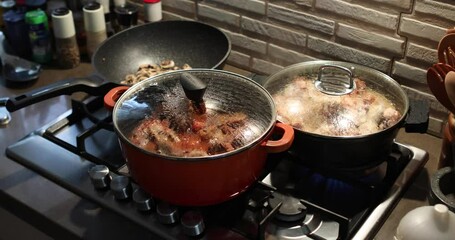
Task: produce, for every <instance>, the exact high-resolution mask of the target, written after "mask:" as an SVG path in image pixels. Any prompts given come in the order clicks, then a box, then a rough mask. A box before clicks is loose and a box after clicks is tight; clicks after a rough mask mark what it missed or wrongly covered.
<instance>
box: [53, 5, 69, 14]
mask: <svg viewBox="0 0 455 240" xmlns="http://www.w3.org/2000/svg"><path fill="white" fill-rule="evenodd" d="M68 13H70V10H69V9H68V8H66V7H61V8H57V9H54V11H52V15H53V16H65V15H67V14H68Z"/></svg>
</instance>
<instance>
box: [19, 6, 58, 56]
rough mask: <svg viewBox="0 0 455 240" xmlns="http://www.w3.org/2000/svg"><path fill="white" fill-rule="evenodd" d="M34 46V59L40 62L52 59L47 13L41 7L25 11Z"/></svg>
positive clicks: (31, 41) (32, 45)
mask: <svg viewBox="0 0 455 240" xmlns="http://www.w3.org/2000/svg"><path fill="white" fill-rule="evenodd" d="M25 22H26V23H27V26H28V34H29V38H30V44H31V48H32V59H33V61H35V62H38V63H47V62H49V61H50V60H52V46H51V35H50V31H49V23H48V19H47V15H46V13H45V12H44V11H43V10H41V9H36V10H32V11H28V12H27V13H25Z"/></svg>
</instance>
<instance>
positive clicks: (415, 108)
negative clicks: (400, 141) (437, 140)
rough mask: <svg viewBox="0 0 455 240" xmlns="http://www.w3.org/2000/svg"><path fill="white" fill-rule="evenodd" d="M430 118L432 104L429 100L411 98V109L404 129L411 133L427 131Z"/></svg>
mask: <svg viewBox="0 0 455 240" xmlns="http://www.w3.org/2000/svg"><path fill="white" fill-rule="evenodd" d="M429 119H430V105H429V103H428V102H427V101H424V100H417V99H410V100H409V111H408V115H407V116H406V120H405V124H404V129H405V131H406V132H409V133H426V132H427V130H428V122H429Z"/></svg>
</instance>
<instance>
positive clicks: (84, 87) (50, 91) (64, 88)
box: [1, 75, 118, 112]
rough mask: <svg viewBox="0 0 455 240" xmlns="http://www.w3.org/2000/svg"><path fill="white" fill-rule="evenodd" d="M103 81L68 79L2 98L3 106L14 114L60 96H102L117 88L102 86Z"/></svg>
mask: <svg viewBox="0 0 455 240" xmlns="http://www.w3.org/2000/svg"><path fill="white" fill-rule="evenodd" d="M102 82H103V80H102V79H101V78H100V77H97V76H95V75H92V76H88V77H84V78H68V79H64V80H60V81H58V82H55V83H52V84H50V85H46V86H43V87H40V88H37V89H34V90H32V91H30V92H28V93H24V94H21V95H18V96H15V97H11V98H7V99H5V98H2V99H1V105H4V106H6V109H7V110H8V111H9V112H14V111H16V110H19V109H21V108H24V107H26V106H29V105H31V104H34V103H38V102H41V101H43V100H47V99H50V98H52V97H57V96H60V95H71V94H73V93H76V92H85V93H88V94H91V95H94V96H102V95H104V94H106V93H107V92H108V91H109V89H111V88H113V87H114V86H117V85H118V84H115V83H113V82H107V83H104V84H101V83H102Z"/></svg>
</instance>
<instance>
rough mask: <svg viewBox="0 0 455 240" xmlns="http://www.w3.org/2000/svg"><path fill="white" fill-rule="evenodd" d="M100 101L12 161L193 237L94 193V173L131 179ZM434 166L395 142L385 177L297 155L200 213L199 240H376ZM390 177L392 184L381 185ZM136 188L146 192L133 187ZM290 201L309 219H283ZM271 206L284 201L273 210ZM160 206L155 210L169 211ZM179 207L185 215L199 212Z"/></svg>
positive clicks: (273, 160) (278, 159)
mask: <svg viewBox="0 0 455 240" xmlns="http://www.w3.org/2000/svg"><path fill="white" fill-rule="evenodd" d="M99 101H100V100H99V99H94V100H92V101H90V103H89V104H85V103H84V104H83V105H80V103H79V102H74V103H73V110H72V111H69V112H68V113H66V114H64V115H62V116H61V117H60V118H59V119H57V120H56V121H55V122H53V123H50V124H49V125H46V126H44V127H43V128H41V129H38V130H37V131H36V132H34V133H32V134H30V135H29V136H27V137H26V138H24V139H23V140H21V141H19V142H17V143H16V144H13V145H12V146H10V147H8V149H7V155H8V156H9V157H10V158H12V159H13V160H15V161H17V162H19V163H21V164H23V165H25V166H27V167H29V168H31V169H33V170H35V171H37V172H38V173H40V174H42V175H43V176H45V177H47V178H49V179H51V180H52V181H54V182H56V183H58V184H59V185H62V186H63V187H65V188H67V189H69V190H70V191H72V192H74V193H76V194H78V195H80V196H82V197H84V198H87V199H90V200H92V201H94V202H96V203H98V204H100V205H101V206H103V207H105V208H108V209H110V210H112V211H114V212H116V213H118V214H120V215H121V216H123V217H125V218H127V219H130V220H131V221H133V222H134V223H136V224H138V225H139V226H142V227H144V228H145V229H148V230H150V231H151V232H153V233H154V234H156V235H157V236H159V237H161V238H163V239H182V238H187V234H185V232H184V231H183V230H182V227H181V226H180V225H179V224H178V223H175V224H163V223H162V222H160V220H159V217H158V216H157V213H156V211H148V212H140V211H138V210H137V209H136V205H135V203H134V202H133V201H124V200H121V201H120V200H117V199H116V197H115V196H114V194H113V193H112V192H111V191H109V190H97V189H95V188H94V186H93V184H92V182H91V180H90V177H89V175H88V171H89V169H91V168H92V167H94V166H97V165H105V166H107V167H108V168H109V170H111V172H110V174H111V176H114V177H115V176H117V175H127V174H128V170H127V167H126V165H125V160H124V159H123V158H122V156H121V151H120V147H119V144H118V140H117V136H116V135H115V133H114V132H113V131H112V126H111V125H110V124H109V121H106V120H108V119H110V113H108V112H107V111H105V110H104V109H103V108H99V107H97V106H99V104H100V102H99ZM81 109H82V110H81ZM86 110H88V112H90V113H91V116H90V117H86V116H83V117H80V116H81V115H80V114H79V113H78V112H79V111H86ZM75 136H78V137H75ZM37 152H39V153H40V154H36V153H37ZM427 160H428V155H427V153H426V152H425V151H423V150H421V149H417V148H415V147H412V146H405V145H402V144H399V143H396V144H395V149H394V152H393V153H392V154H391V156H390V159H389V160H388V161H387V162H393V163H394V164H389V163H386V164H385V165H384V166H383V165H381V166H379V167H378V170H377V172H378V174H373V175H371V174H369V175H368V176H367V177H365V178H362V179H361V181H357V180H356V181H351V179H349V178H343V177H340V176H336V177H333V176H331V175H326V174H324V173H320V172H315V171H313V170H312V169H308V168H306V167H305V166H303V165H301V164H296V162H295V161H293V158H292V153H285V154H277V155H271V156H270V159H269V160H268V162H267V166H266V169H265V170H264V174H263V176H262V177H261V179H259V180H260V181H258V183H256V184H255V186H252V187H251V188H250V189H251V190H249V191H247V192H246V193H245V194H242V195H241V196H240V197H238V198H236V199H234V200H232V201H228V202H226V203H224V204H220V205H218V206H211V207H206V208H197V209H196V210H197V211H198V212H201V213H202V215H203V216H204V224H205V230H204V232H203V233H202V234H201V235H199V236H198V237H197V238H201V239H262V238H267V236H280V237H281V238H283V239H347V238H353V239H365V238H371V237H372V236H373V235H374V233H375V231H377V230H378V228H379V227H380V225H381V223H382V222H383V221H385V219H386V218H387V215H388V213H389V212H390V211H391V210H392V209H393V207H394V205H395V204H396V203H397V202H398V200H399V198H400V197H401V194H402V193H403V191H404V189H405V188H406V187H407V186H408V185H409V184H410V183H411V182H412V180H413V178H414V177H415V176H416V175H417V173H418V172H419V171H420V169H421V168H422V167H423V166H424V165H425V162H426V161H427ZM389 166H394V167H393V168H391V167H389ZM384 169H385V170H384ZM384 171H385V172H389V174H384ZM372 176H373V177H372ZM384 178H385V179H386V181H382V179H384ZM378 179H380V180H379V181H378ZM384 182H385V183H384ZM132 186H133V189H134V190H137V189H139V186H137V185H135V184H134V183H132ZM283 198H286V199H288V198H291V200H292V201H297V202H298V204H303V205H304V206H305V208H306V209H305V214H303V216H304V217H301V218H299V220H297V221H278V220H276V219H277V218H276V215H277V214H278V215H279V214H280V213H279V210H280V209H284V207H283V206H284V205H283V204H284V202H285V201H281V200H283ZM270 199H281V200H280V201H279V204H274V203H273V201H272V202H270V201H271V200H270ZM154 201H155V202H154V206H155V207H162V206H163V204H164V203H161V202H160V201H159V200H154ZM172 207H173V209H174V208H175V209H176V210H177V211H178V213H180V215H183V214H184V213H185V212H188V211H192V210H194V209H192V208H184V207H178V206H172ZM168 210H169V209H168ZM276 212H278V213H276ZM192 238H194V237H192Z"/></svg>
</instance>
